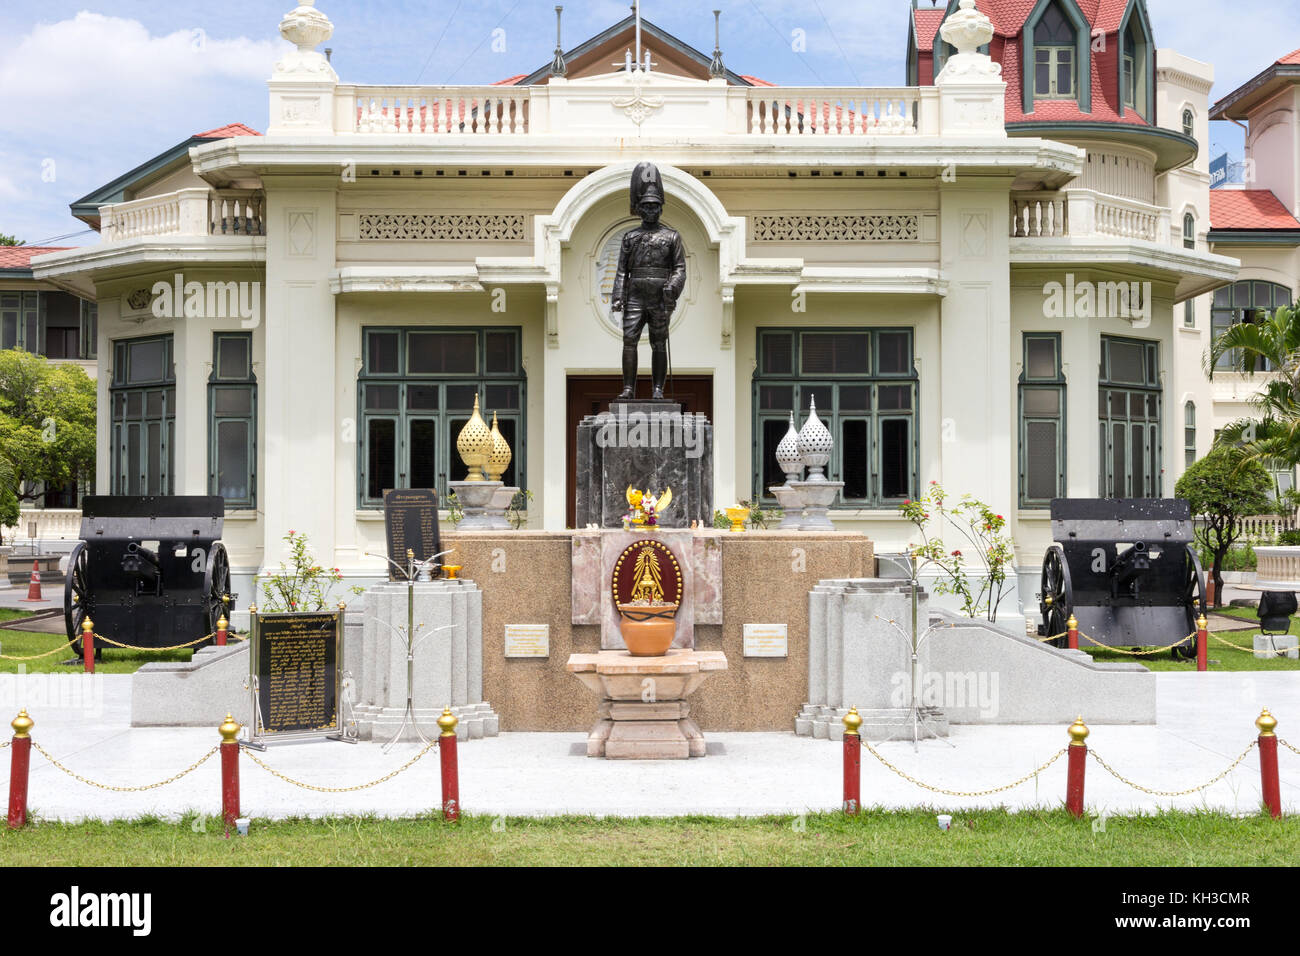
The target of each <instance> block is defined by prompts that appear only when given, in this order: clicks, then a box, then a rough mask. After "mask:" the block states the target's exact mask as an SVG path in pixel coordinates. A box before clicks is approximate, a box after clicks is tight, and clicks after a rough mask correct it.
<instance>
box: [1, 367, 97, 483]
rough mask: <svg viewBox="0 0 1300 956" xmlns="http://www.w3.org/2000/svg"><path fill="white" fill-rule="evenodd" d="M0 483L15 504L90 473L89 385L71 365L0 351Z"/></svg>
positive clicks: (91, 419) (92, 420) (92, 456)
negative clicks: (0, 465)
mask: <svg viewBox="0 0 1300 956" xmlns="http://www.w3.org/2000/svg"><path fill="white" fill-rule="evenodd" d="M0 455H2V456H3V457H4V458H5V459H7V460H8V462H9V464H10V465H11V466H12V477H11V478H10V479H9V481H7V482H2V481H0V484H3V485H4V486H5V487H8V488H9V489H11V490H12V492H13V494H14V495H15V496H16V498H17V499H18V500H19V501H36V500H37V499H39V498H41V497H43V495H44V491H43V490H38V485H39V483H44V485H45V486H46V487H50V488H55V487H62V486H64V485H66V484H67V483H68V482H70V481H73V480H74V479H81V480H87V481H88V480H91V479H93V478H94V474H95V383H94V382H93V381H91V379H90V376H88V375H87V374H86V372H85V370H84V369H82V368H81V367H79V366H76V365H67V364H57V365H55V364H51V363H50V362H49V361H48V360H46V359H45V358H43V357H42V356H39V355H32V354H31V353H29V352H25V351H22V350H21V349H5V350H3V351H0Z"/></svg>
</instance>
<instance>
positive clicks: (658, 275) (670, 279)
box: [610, 163, 686, 398]
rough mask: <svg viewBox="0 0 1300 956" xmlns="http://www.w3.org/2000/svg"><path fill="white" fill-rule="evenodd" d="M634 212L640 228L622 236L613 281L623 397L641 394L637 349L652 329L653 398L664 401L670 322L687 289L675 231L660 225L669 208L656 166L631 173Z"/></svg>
mask: <svg viewBox="0 0 1300 956" xmlns="http://www.w3.org/2000/svg"><path fill="white" fill-rule="evenodd" d="M630 205H631V208H632V212H633V213H634V214H636V215H639V216H640V217H641V225H640V226H638V227H637V228H635V229H629V230H628V231H627V232H626V233H624V234H623V245H622V248H621V249H620V250H619V254H618V272H617V273H616V274H615V276H614V294H613V297H612V301H611V304H610V310H611V311H612V312H621V313H623V391H622V392H621V393H619V396H618V397H619V398H632V397H633V395H634V394H635V390H636V366H637V355H636V350H637V345H638V344H639V343H640V341H641V330H642V329H643V328H645V327H646V325H647V324H648V325H649V326H650V350H651V353H650V379H651V382H652V384H653V385H654V397H655V398H663V397H664V381H665V380H666V379H667V377H668V320H669V319H670V318H672V314H673V310H674V309H675V308H676V307H677V299H678V297H679V296H680V295H681V294H682V290H683V289H684V288H685V287H686V250H685V249H684V248H683V246H682V237H681V236H680V235H679V234H678V233H677V231H676V230H675V229H669V228H668V227H667V226H665V225H663V224H661V223H660V222H659V215H660V213H662V212H663V208H664V184H663V179H662V178H661V177H660V175H659V170H658V168H657V167H656V166H655V165H654V163H637V166H636V169H634V170H632V188H631V192H630Z"/></svg>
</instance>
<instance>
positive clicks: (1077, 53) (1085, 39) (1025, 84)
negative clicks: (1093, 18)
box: [952, 0, 1092, 114]
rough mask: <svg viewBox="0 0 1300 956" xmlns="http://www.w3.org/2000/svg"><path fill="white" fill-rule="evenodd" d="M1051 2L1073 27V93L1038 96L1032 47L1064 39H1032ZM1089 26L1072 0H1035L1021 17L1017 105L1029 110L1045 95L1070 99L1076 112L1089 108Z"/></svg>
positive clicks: (1044, 97) (1036, 47) (1090, 72)
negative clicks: (1026, 15) (1020, 80)
mask: <svg viewBox="0 0 1300 956" xmlns="http://www.w3.org/2000/svg"><path fill="white" fill-rule="evenodd" d="M955 5H956V0H953V4H952V7H955ZM1053 5H1055V6H1056V7H1057V8H1058V9H1059V10H1060V12H1061V14H1062V15H1063V16H1064V18H1065V20H1066V21H1067V22H1068V23H1069V25H1070V27H1071V28H1072V29H1073V31H1074V42H1073V46H1074V57H1073V59H1074V76H1073V83H1074V93H1073V94H1072V95H1070V96H1059V95H1057V96H1047V95H1045V96H1038V95H1037V85H1038V84H1037V71H1036V69H1035V67H1036V65H1037V54H1036V52H1035V51H1036V50H1037V49H1039V48H1041V47H1048V46H1055V47H1063V46H1065V45H1066V44H1064V43H1055V44H1046V43H1038V42H1037V41H1036V40H1035V39H1034V31H1035V30H1036V28H1037V27H1038V24H1039V21H1040V20H1042V18H1043V17H1044V16H1045V15H1046V13H1047V11H1048V10H1049V9H1050V8H1051V7H1052V6H1053ZM1091 39H1092V28H1091V26H1090V25H1089V23H1088V19H1087V17H1085V16H1084V15H1083V12H1082V11H1081V10H1080V9H1079V7H1078V5H1077V4H1076V3H1075V2H1074V0H1039V2H1038V4H1037V5H1036V6H1035V7H1034V9H1033V11H1032V12H1031V13H1030V14H1029V16H1028V18H1027V19H1026V20H1025V25H1024V27H1023V28H1022V29H1021V32H1020V47H1021V51H1022V52H1021V74H1020V75H1021V77H1022V82H1021V84H1020V86H1021V109H1023V110H1024V112H1025V113H1026V114H1032V113H1033V112H1034V109H1035V107H1036V105H1037V104H1038V103H1039V102H1040V101H1042V100H1047V99H1057V100H1061V99H1064V100H1073V101H1074V102H1076V103H1077V104H1078V106H1079V112H1081V113H1091V112H1092V80H1091V78H1092V46H1091ZM1051 85H1052V86H1055V79H1054V78H1053V79H1052V80H1051Z"/></svg>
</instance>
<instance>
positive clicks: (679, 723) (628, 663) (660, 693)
mask: <svg viewBox="0 0 1300 956" xmlns="http://www.w3.org/2000/svg"><path fill="white" fill-rule="evenodd" d="M566 669H567V670H568V671H569V673H571V674H573V676H574V677H576V678H578V680H580V681H581V682H582V683H583V685H584V686H586V687H587V688H588V689H589V690H591V691H593V692H594V693H596V694H599V695H600V697H601V702H600V708H599V710H598V712H597V713H598V719H597V721H596V725H595V726H594V727H592V729H591V732H590V733H589V734H588V735H587V756H588V757H609V758H611V759H620V758H621V759H633V760H638V759H639V760H684V759H686V758H687V757H703V756H704V754H705V742H704V734H703V733H701V732H700V728H699V726H698V725H697V724H696V723H695V721H693V720H691V718H690V705H688V704H687V703H686V700H685V698H686V697H687V696H688V695H689V694H691V693H692V692H693V691H695V689H696V688H698V687H699V686H700V684H702V683H703V682H704V680H705V678H707V677H708V676H709V674H711V673H714V672H717V671H725V670H726V669H727V658H726V655H725V654H723V653H722V652H721V651H695V650H690V649H686V648H681V649H670V650H669V651H668V653H667V654H665V655H664V656H663V657H633V656H632V655H631V654H629V653H628V652H627V651H601V652H599V653H597V654H572V655H570V657H569V662H568V664H567V665H566Z"/></svg>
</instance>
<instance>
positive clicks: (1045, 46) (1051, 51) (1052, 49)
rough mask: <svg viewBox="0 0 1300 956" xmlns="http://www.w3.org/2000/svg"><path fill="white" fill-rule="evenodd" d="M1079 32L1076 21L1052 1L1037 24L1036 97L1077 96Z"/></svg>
mask: <svg viewBox="0 0 1300 956" xmlns="http://www.w3.org/2000/svg"><path fill="white" fill-rule="evenodd" d="M1075 47H1076V34H1075V31H1074V26H1073V24H1071V23H1070V21H1069V19H1067V18H1066V16H1065V14H1064V13H1063V12H1062V11H1061V7H1060V4H1058V3H1053V4H1052V5H1051V6H1050V7H1048V8H1047V9H1046V10H1045V11H1043V16H1042V17H1041V18H1040V19H1039V21H1038V24H1037V26H1035V27H1034V97H1035V98H1036V99H1049V100H1061V99H1067V100H1068V99H1074V98H1075V96H1076V93H1075V75H1076V70H1075V67H1076V63H1075Z"/></svg>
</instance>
